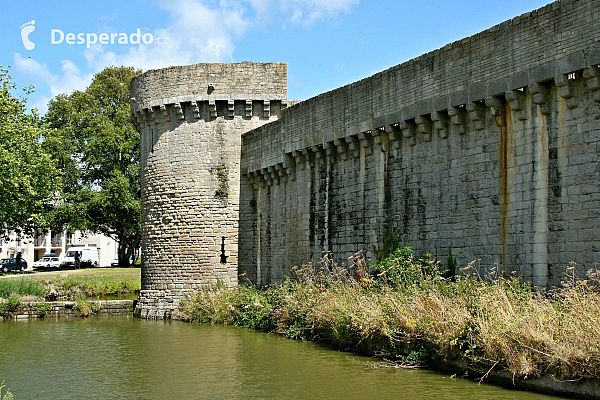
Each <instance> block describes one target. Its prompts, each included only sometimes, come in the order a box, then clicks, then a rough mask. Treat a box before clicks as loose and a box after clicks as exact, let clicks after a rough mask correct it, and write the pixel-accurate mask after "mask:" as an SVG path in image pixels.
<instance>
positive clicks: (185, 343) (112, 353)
mask: <svg viewBox="0 0 600 400" xmlns="http://www.w3.org/2000/svg"><path fill="white" fill-rule="evenodd" d="M0 349H1V351H2V353H1V354H2V356H1V361H0V381H1V380H6V382H7V383H8V385H9V386H10V388H11V391H12V392H13V394H14V395H15V399H17V400H24V399H84V398H103V399H116V398H119V399H122V398H125V399H365V398H377V399H411V400H417V399H440V398H443V399H542V398H548V397H547V396H541V395H535V394H531V393H526V392H518V391H510V390H505V389H501V388H497V387H493V386H486V385H481V386H478V385H477V384H474V383H473V382H470V381H468V380H462V379H450V378H449V377H448V376H445V375H442V374H437V373H434V372H429V371H422V370H419V371H416V370H389V369H371V368H368V367H365V366H364V365H362V364H361V362H364V361H367V360H368V359H366V358H364V357H361V356H358V355H354V354H350V353H342V352H336V351H332V350H328V349H325V348H323V347H321V346H319V345H318V344H314V343H304V342H300V341H293V340H285V339H282V338H281V337H280V336H278V335H275V334H264V333H260V332H254V331H249V330H246V329H239V328H234V327H224V326H211V325H196V324H187V323H179V322H164V321H146V320H137V319H132V318H123V317H118V318H117V317H112V318H91V319H61V320H51V319H48V320H39V321H19V322H4V323H0Z"/></svg>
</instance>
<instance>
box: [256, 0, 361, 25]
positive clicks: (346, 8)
mask: <svg viewBox="0 0 600 400" xmlns="http://www.w3.org/2000/svg"><path fill="white" fill-rule="evenodd" d="M248 1H249V2H250V4H251V6H252V8H253V9H254V11H255V13H256V15H257V19H258V20H259V22H263V23H264V21H265V19H269V18H271V17H272V15H273V14H275V13H277V14H279V15H280V16H281V17H282V18H281V19H282V20H283V21H284V23H283V25H284V26H287V25H288V23H291V24H299V25H304V26H307V27H309V26H311V25H313V24H315V23H316V22H317V21H319V20H326V19H331V18H335V17H337V16H338V15H340V14H348V13H349V12H350V11H351V10H352V7H354V6H355V5H356V4H358V2H359V0H288V1H280V0H248Z"/></svg>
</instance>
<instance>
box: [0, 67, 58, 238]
mask: <svg viewBox="0 0 600 400" xmlns="http://www.w3.org/2000/svg"><path fill="white" fill-rule="evenodd" d="M15 89H16V86H15V84H14V82H13V81H12V78H11V76H10V74H9V71H8V70H7V69H4V68H1V67H0V231H1V233H2V234H3V235H4V236H6V234H7V233H8V232H10V231H16V232H18V233H26V234H32V233H33V231H34V229H35V228H37V227H44V226H46V225H47V223H48V218H47V216H48V210H49V209H50V208H51V207H52V204H53V203H54V201H55V197H56V194H57V190H58V188H59V185H58V182H59V180H58V170H57V168H56V165H55V163H54V160H53V159H52V158H51V157H50V156H49V154H47V153H46V152H45V151H44V149H43V148H42V146H41V141H42V138H43V129H42V121H41V119H40V118H39V116H38V114H37V110H35V109H34V110H32V111H31V113H28V112H27V97H28V95H29V94H30V93H31V92H32V91H33V87H32V86H29V87H26V88H24V89H23V94H22V95H21V96H15V95H14V94H13V93H14V91H15Z"/></svg>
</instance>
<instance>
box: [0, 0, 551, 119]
mask: <svg viewBox="0 0 600 400" xmlns="http://www.w3.org/2000/svg"><path fill="white" fill-rule="evenodd" d="M548 2H549V1H548V0H502V1H495V0H488V1H481V0H480V1H474V0H453V1H448V0H445V1H440V0H421V1H404V0H396V1H387V0H385V1H367V0H288V1H286V0H221V1H208V0H171V1H170V0H159V1H155V0H130V1H124V0H119V1H114V0H104V1H95V2H91V1H89V2H88V1H61V0H54V1H41V0H33V1H29V2H7V3H5V4H4V5H3V11H4V12H3V14H2V15H0V21H1V22H2V23H1V24H0V34H1V35H2V37H3V38H4V39H3V46H1V47H0V65H2V66H3V67H7V66H9V65H10V66H11V73H12V76H13V79H14V80H15V82H16V83H17V86H19V87H23V86H27V85H29V84H33V85H35V87H36V92H35V93H34V94H33V95H31V96H30V102H29V106H30V107H38V109H39V110H40V111H41V112H42V113H43V112H45V111H46V108H47V107H46V104H47V102H48V100H50V99H51V98H53V97H54V96H56V95H57V94H59V93H70V92H71V91H73V90H76V89H78V90H83V89H85V87H87V86H88V85H89V83H90V82H91V78H92V76H93V74H94V73H96V72H99V71H101V70H102V69H103V68H104V67H106V66H108V65H132V66H135V67H137V68H140V69H142V70H147V69H152V68H163V67H168V66H170V65H185V64H194V63H200V62H241V61H253V62H286V63H287V64H288V99H290V100H291V99H300V100H305V99H307V98H309V97H312V96H316V95H318V94H319V93H322V92H324V91H327V90H331V89H334V88H336V87H339V86H343V85H345V84H348V83H351V82H354V81H356V80H359V79H362V78H365V77H367V76H369V75H372V74H374V73H376V72H379V71H381V70H384V69H387V68H389V67H391V66H394V65H396V64H399V63H402V62H404V61H407V60H410V59H411V58H414V57H416V56H419V55H420V54H423V53H426V52H428V51H431V50H434V49H436V48H439V47H442V46H444V45H445V44H447V43H450V42H452V41H455V40H459V39H461V38H463V37H466V36H469V35H472V34H474V33H477V32H479V31H482V30H484V29H487V28H489V27H491V26H493V25H495V24H497V23H500V22H502V21H504V20H507V19H510V18H512V17H515V16H517V15H519V14H522V13H525V12H527V11H531V10H533V9H536V8H539V7H542V6H544V5H545V4H547V3H548ZM32 20H34V21H35V23H33V24H32V23H31V21H32ZM27 22H29V23H30V26H29V27H25V28H23V29H28V30H31V27H32V26H33V27H35V29H34V30H32V31H31V33H29V36H28V38H29V39H30V40H31V42H32V43H34V44H35V47H34V48H33V49H32V50H27V49H26V48H25V46H24V43H23V40H22V31H21V26H22V25H24V24H26V23H27ZM53 29H55V30H60V31H62V32H63V34H64V35H66V34H67V33H74V34H75V35H77V34H78V33H83V34H84V36H83V37H84V39H87V35H88V34H90V41H93V35H96V36H99V35H100V34H101V33H106V34H107V36H108V37H109V41H110V34H111V33H114V34H120V33H124V34H126V35H127V37H128V42H129V39H130V38H131V37H130V35H131V34H132V33H136V32H137V29H140V33H141V35H144V34H146V33H150V34H151V35H152V38H153V39H154V40H155V41H156V39H158V38H167V40H166V42H167V43H166V44H163V45H160V44H148V45H146V44H143V43H142V44H131V43H128V44H118V39H119V36H116V35H115V36H114V39H113V40H114V42H115V44H110V42H109V43H108V44H104V45H103V44H98V43H97V44H91V45H90V47H89V48H88V47H87V43H84V44H76V43H75V44H68V43H66V40H65V38H64V37H63V41H62V43H58V44H52V43H51V31H52V30H53ZM25 32H26V31H25ZM59 36H60V35H59V34H55V40H58V39H59ZM146 38H147V39H148V38H149V36H146ZM133 39H135V37H134V38H133ZM159 40H160V41H161V42H162V41H164V39H159ZM75 41H76V40H75Z"/></svg>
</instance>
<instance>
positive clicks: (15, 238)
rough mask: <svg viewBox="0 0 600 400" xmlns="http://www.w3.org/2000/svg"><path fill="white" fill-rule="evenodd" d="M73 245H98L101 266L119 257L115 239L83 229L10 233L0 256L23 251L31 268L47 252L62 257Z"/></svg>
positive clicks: (12, 255)
mask: <svg viewBox="0 0 600 400" xmlns="http://www.w3.org/2000/svg"><path fill="white" fill-rule="evenodd" d="M73 245H87V246H90V247H97V248H98V253H99V262H100V266H102V267H108V266H110V262H111V261H112V260H113V259H114V258H117V250H118V247H119V246H118V244H117V242H115V241H114V240H113V239H111V238H109V237H108V236H104V235H102V234H93V233H89V232H83V231H75V233H72V234H67V233H66V232H57V233H55V232H53V231H48V232H47V233H43V232H40V233H39V234H38V235H36V237H33V238H32V237H30V236H24V237H21V236H19V235H17V234H16V233H14V232H13V233H11V234H10V235H9V240H8V241H5V240H2V252H1V253H0V258H6V257H15V256H16V255H17V253H19V252H20V253H21V257H22V258H23V259H24V260H25V261H27V265H28V266H29V268H31V265H32V264H33V262H34V261H37V260H39V259H40V258H42V256H43V255H44V254H46V253H55V254H56V256H57V257H59V258H61V259H62V255H63V254H64V253H65V252H66V251H67V249H68V248H69V247H71V246H73Z"/></svg>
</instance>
